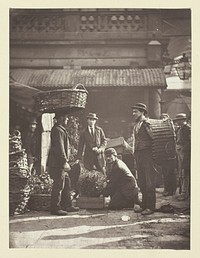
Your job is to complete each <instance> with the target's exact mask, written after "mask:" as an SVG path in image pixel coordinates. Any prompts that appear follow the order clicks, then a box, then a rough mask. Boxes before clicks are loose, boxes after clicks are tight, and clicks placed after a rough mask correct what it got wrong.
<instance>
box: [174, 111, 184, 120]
mask: <svg viewBox="0 0 200 258" xmlns="http://www.w3.org/2000/svg"><path fill="white" fill-rule="evenodd" d="M186 119H187V116H186V114H185V113H179V114H177V115H176V117H175V118H174V119H173V121H177V120H186Z"/></svg>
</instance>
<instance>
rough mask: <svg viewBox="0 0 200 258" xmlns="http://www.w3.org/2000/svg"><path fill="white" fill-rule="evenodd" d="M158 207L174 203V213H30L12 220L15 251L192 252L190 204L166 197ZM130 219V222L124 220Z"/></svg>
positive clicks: (94, 211)
mask: <svg viewBox="0 0 200 258" xmlns="http://www.w3.org/2000/svg"><path fill="white" fill-rule="evenodd" d="M161 191H162V189H157V208H159V207H160V206H162V205H163V204H167V203H170V204H171V205H172V206H173V207H176V208H175V211H174V213H163V212H155V213H154V214H152V215H149V216H142V215H141V214H138V213H135V212H134V211H133V210H131V209H129V210H121V211H108V210H84V209H82V210H80V211H79V212H78V213H70V214H69V215H68V216H66V217H59V216H52V215H50V214H49V213H48V212H33V211H31V212H28V213H26V214H23V215H18V216H12V217H10V247H11V248H66V249H177V250H183V249H184V250H189V249H190V215H189V201H177V200H176V198H174V197H162V195H161ZM123 216H125V219H126V218H127V217H128V219H129V220H127V221H124V220H123V218H124V217H123Z"/></svg>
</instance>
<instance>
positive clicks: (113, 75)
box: [10, 68, 167, 90]
mask: <svg viewBox="0 0 200 258" xmlns="http://www.w3.org/2000/svg"><path fill="white" fill-rule="evenodd" d="M10 74H11V76H12V78H13V79H14V80H15V81H17V82H19V83H22V84H25V85H29V86H30V87H34V88H40V89H42V90H45V88H46V89H49V88H52V89H56V88H57V89H58V88H60V89H61V88H71V87H72V86H74V85H76V84H77V83H82V84H83V85H84V86H85V87H86V88H87V87H110V86H115V87H117V86H119V87H156V88H166V87H167V83H166V79H165V74H164V71H163V69H162V68H151V69H87V70H77V69H74V70H67V69H55V70H52V69H51V70H35V69H13V70H11V71H10Z"/></svg>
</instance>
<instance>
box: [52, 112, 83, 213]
mask: <svg viewBox="0 0 200 258" xmlns="http://www.w3.org/2000/svg"><path fill="white" fill-rule="evenodd" d="M55 118H56V120H57V122H56V123H55V125H54V126H53V128H52V130H51V147H50V151H49V156H48V160H47V166H48V171H49V174H50V176H51V178H52V179H53V180H54V182H53V188H52V193H51V214H53V215H59V216H64V215H67V212H73V211H78V210H79V208H78V207H73V206H72V200H71V195H70V184H71V182H70V178H69V174H68V172H69V171H70V170H71V168H70V166H69V163H68V160H69V137H68V133H67V131H66V129H65V126H66V125H67V122H68V115H67V113H66V112H63V111H58V112H56V113H55Z"/></svg>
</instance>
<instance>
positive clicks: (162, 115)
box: [160, 113, 169, 119]
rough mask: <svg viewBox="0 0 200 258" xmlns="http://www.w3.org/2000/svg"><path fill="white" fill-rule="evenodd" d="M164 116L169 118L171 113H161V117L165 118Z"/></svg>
mask: <svg viewBox="0 0 200 258" xmlns="http://www.w3.org/2000/svg"><path fill="white" fill-rule="evenodd" d="M163 118H169V115H168V114H167V113H162V114H161V115H160V119H163Z"/></svg>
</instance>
